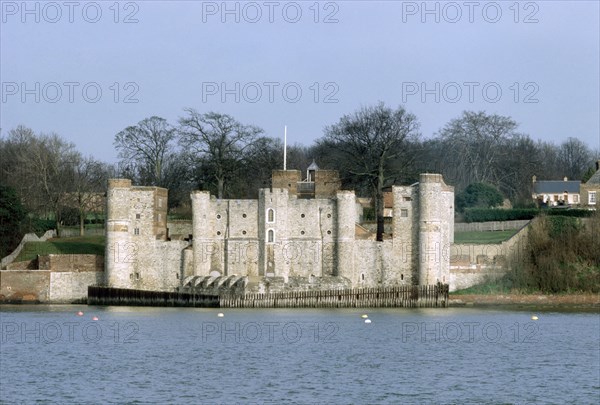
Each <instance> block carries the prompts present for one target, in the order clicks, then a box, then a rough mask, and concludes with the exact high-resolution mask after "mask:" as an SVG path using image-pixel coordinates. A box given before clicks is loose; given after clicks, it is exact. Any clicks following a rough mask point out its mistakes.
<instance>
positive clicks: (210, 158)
mask: <svg viewBox="0 0 600 405" xmlns="http://www.w3.org/2000/svg"><path fill="white" fill-rule="evenodd" d="M185 111H186V112H187V114H188V115H187V116H186V117H183V118H181V119H180V120H179V124H180V131H179V132H180V138H179V142H180V144H181V145H182V146H183V148H185V149H186V150H187V151H188V152H189V153H190V155H189V156H190V158H191V160H192V161H193V162H194V163H195V165H196V166H197V167H201V169H203V170H202V172H203V173H204V174H205V175H206V174H208V178H209V179H210V180H214V181H215V182H216V190H217V195H218V197H219V198H223V196H224V195H225V193H226V189H227V186H228V184H229V182H230V181H231V180H232V179H233V178H235V177H236V176H237V175H238V173H239V171H240V170H242V169H243V167H244V162H245V160H246V159H247V158H248V153H249V152H250V151H251V148H252V145H253V144H254V143H255V142H256V140H257V137H258V136H259V135H260V134H261V133H262V132H263V130H262V129H260V128H258V127H255V126H252V125H243V124H241V123H239V122H238V121H236V120H235V119H234V118H233V117H231V116H229V115H227V114H219V113H216V112H209V113H207V114H200V113H198V112H197V111H195V110H194V109H191V108H187V109H185Z"/></svg>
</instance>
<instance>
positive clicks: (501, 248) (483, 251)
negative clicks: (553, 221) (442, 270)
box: [449, 219, 535, 291]
mask: <svg viewBox="0 0 600 405" xmlns="http://www.w3.org/2000/svg"><path fill="white" fill-rule="evenodd" d="M534 220H535V219H534ZM511 222H518V221H511ZM526 222H528V223H529V222H530V221H526ZM528 230H529V227H528V226H524V227H523V228H521V230H520V231H519V232H517V233H516V234H515V235H514V236H513V237H512V238H510V239H509V240H506V241H504V242H502V243H496V244H482V245H478V244H470V243H469V244H467V243H461V244H453V245H452V247H451V249H450V283H449V284H450V285H451V286H452V289H451V291H456V290H462V289H465V288H468V287H472V286H474V285H477V284H481V283H484V282H486V281H488V280H490V279H497V278H500V277H502V276H503V275H504V274H506V272H507V271H508V270H509V269H510V266H511V264H512V263H516V262H519V261H522V260H523V259H524V257H523V254H524V251H525V248H526V244H527V234H528Z"/></svg>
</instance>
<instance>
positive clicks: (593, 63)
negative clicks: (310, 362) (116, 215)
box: [0, 1, 600, 162]
mask: <svg viewBox="0 0 600 405" xmlns="http://www.w3.org/2000/svg"><path fill="white" fill-rule="evenodd" d="M315 3H316V2H314V1H307V2H285V1H274V2H263V1H259V2H228V3H227V8H228V10H230V11H231V10H233V11H231V12H230V13H224V9H223V4H224V3H223V2H221V1H218V2H206V1H205V2H201V1H181V2H164V1H135V2H119V3H118V4H117V5H116V6H115V2H114V1H107V2H102V1H99V2H95V3H94V2H78V1H73V2H63V1H58V2H50V3H49V2H27V9H28V10H30V11H31V13H26V11H25V10H24V9H23V2H21V1H1V8H2V20H1V28H0V30H1V31H0V38H1V39H0V43H1V53H0V58H1V80H0V81H1V82H2V100H1V101H2V103H1V109H0V127H1V128H2V132H3V133H6V132H7V131H8V130H9V129H11V128H14V127H16V126H17V125H19V124H23V125H26V126H29V127H32V128H33V129H34V130H36V131H44V132H51V131H54V132H57V133H59V134H60V135H62V136H63V137H65V138H66V139H69V140H71V141H73V142H74V143H75V144H76V145H77V147H78V149H79V150H81V151H82V152H83V153H84V154H86V155H94V156H96V157H97V158H99V159H102V160H105V161H109V162H114V161H115V160H116V152H115V151H114V148H113V145H112V142H113V138H114V135H115V134H116V133H117V132H118V131H120V130H121V129H123V128H125V127H126V126H128V125H132V124H135V123H137V122H138V121H140V120H142V119H143V118H146V117H149V116H152V115H158V116H161V117H164V118H166V119H167V120H168V121H169V122H170V123H172V124H175V123H176V121H177V118H178V117H179V116H181V115H182V114H183V108H185V107H193V108H195V109H197V110H198V111H200V112H207V111H218V112H223V113H228V114H231V115H233V116H234V117H236V118H237V119H238V120H240V121H241V122H243V123H247V124H255V125H258V126H260V127H262V128H263V129H265V131H266V133H267V135H270V136H282V135H283V126H284V125H288V136H289V142H292V143H294V142H299V143H303V144H306V145H309V144H311V143H312V141H313V140H314V139H316V138H319V137H320V136H321V135H322V133H323V127H324V126H326V125H329V124H332V123H334V122H336V121H337V120H338V119H339V118H340V117H341V116H342V115H343V114H346V113H350V112H352V111H354V110H356V109H357V108H359V107H360V106H361V105H367V104H373V103H376V102H377V101H378V100H381V101H384V102H386V103H388V104H390V105H393V106H396V105H398V104H405V105H406V107H407V108H408V110H409V111H411V112H413V113H415V114H416V115H417V117H418V118H419V120H420V122H421V131H422V133H423V135H424V136H425V137H431V136H433V134H434V133H435V132H436V131H437V130H439V129H440V128H441V127H442V126H443V125H444V124H445V123H447V122H448V121H449V120H450V119H452V118H455V117H457V116H459V115H460V114H461V112H462V111H464V110H486V111H488V112H490V113H498V114H502V115H508V116H511V117H513V118H514V119H515V120H516V121H517V122H519V123H520V130H521V131H522V132H525V133H528V134H529V135H531V137H532V138H534V139H542V140H548V141H553V142H556V143H560V142H562V141H563V140H565V139H567V138H568V137H577V138H579V139H581V140H583V141H585V142H586V143H588V145H590V146H591V147H593V148H598V147H599V146H600V118H599V111H600V104H599V102H600V100H599V99H600V83H599V77H600V67H599V58H600V56H599V54H600V44H599V41H600V39H599V38H600V29H599V18H600V17H599V16H600V9H599V2H598V1H580V2H576V1H536V2H518V3H517V2H515V1H500V2H485V1H484V2H478V1H473V2H468V1H466V2H463V1H459V2H427V3H423V2H421V1H418V2H401V1H398V2H392V1H389V2H367V1H336V2H319V3H316V5H315ZM425 7H426V8H427V10H428V11H430V12H429V13H427V10H424V8H425ZM117 10H118V13H117ZM317 10H318V13H317ZM98 11H101V15H98V14H97V12H98ZM298 11H300V12H301V15H299V14H298ZM498 11H499V12H500V13H501V14H498ZM57 12H59V13H60V14H58V13H57ZM258 13H260V15H259V14H258ZM36 19H38V20H39V22H36ZM236 19H237V20H238V22H236ZM436 19H438V20H439V22H436ZM70 20H72V22H71V21H70ZM94 20H97V22H92V21H94ZM115 20H116V21H117V22H115ZM125 20H129V21H131V22H129V23H126V22H125ZM135 20H137V22H135ZM271 20H272V21H271ZM294 20H298V21H297V22H293V21H294ZM315 20H316V21H317V22H315ZM52 21H56V22H52ZM326 21H327V22H326ZM453 21H454V22H453ZM494 21H495V22H494ZM115 83H116V85H115ZM84 87H85V89H86V91H87V94H84V93H83V89H84ZM117 88H118V89H119V91H118V92H117ZM98 89H99V90H101V92H102V94H101V96H97V95H96V90H98ZM284 89H285V92H284ZM224 90H227V91H224ZM298 90H301V92H302V94H301V95H299V94H298V93H297V91H298ZM498 90H499V91H501V94H498V93H497V92H498ZM57 91H60V93H61V94H59V93H58V92H57ZM258 91H260V94H259V93H258ZM457 91H460V93H458V92H457ZM71 92H72V94H70V93H71ZM36 98H38V99H39V102H36ZM223 98H224V100H223ZM236 98H237V100H236ZM423 98H424V99H423ZM436 98H437V100H436ZM95 99H97V101H95ZM53 101H54V102H53ZM94 101H95V102H94ZM126 101H131V102H126ZM136 101H137V102H136Z"/></svg>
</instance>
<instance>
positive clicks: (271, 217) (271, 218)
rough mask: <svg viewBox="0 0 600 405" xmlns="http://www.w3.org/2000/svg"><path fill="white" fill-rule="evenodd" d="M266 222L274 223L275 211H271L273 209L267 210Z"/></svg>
mask: <svg viewBox="0 0 600 405" xmlns="http://www.w3.org/2000/svg"><path fill="white" fill-rule="evenodd" d="M267 222H275V211H273V208H269V209H268V210H267Z"/></svg>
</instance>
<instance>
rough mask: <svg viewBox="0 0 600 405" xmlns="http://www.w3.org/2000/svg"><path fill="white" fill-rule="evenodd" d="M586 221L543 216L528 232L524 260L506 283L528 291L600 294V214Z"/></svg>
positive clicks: (515, 268) (509, 275)
mask: <svg viewBox="0 0 600 405" xmlns="http://www.w3.org/2000/svg"><path fill="white" fill-rule="evenodd" d="M586 221H587V222H585V223H583V222H582V221H581V220H578V219H576V218H572V217H561V216H554V217H550V216H542V217H540V218H539V219H538V220H537V221H536V222H534V223H533V224H532V225H531V227H530V229H529V235H528V244H527V246H526V249H525V254H524V257H523V258H522V260H520V262H519V263H517V264H516V265H515V266H513V268H512V270H511V271H510V272H509V273H508V274H507V275H506V281H507V282H508V283H510V285H512V287H513V288H515V289H519V290H521V291H528V292H529V291H540V292H543V293H562V292H580V291H585V292H593V293H598V292H600V266H599V263H600V240H599V239H598V227H599V226H600V213H598V214H596V215H595V216H593V217H592V218H590V219H588V220H586Z"/></svg>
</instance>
